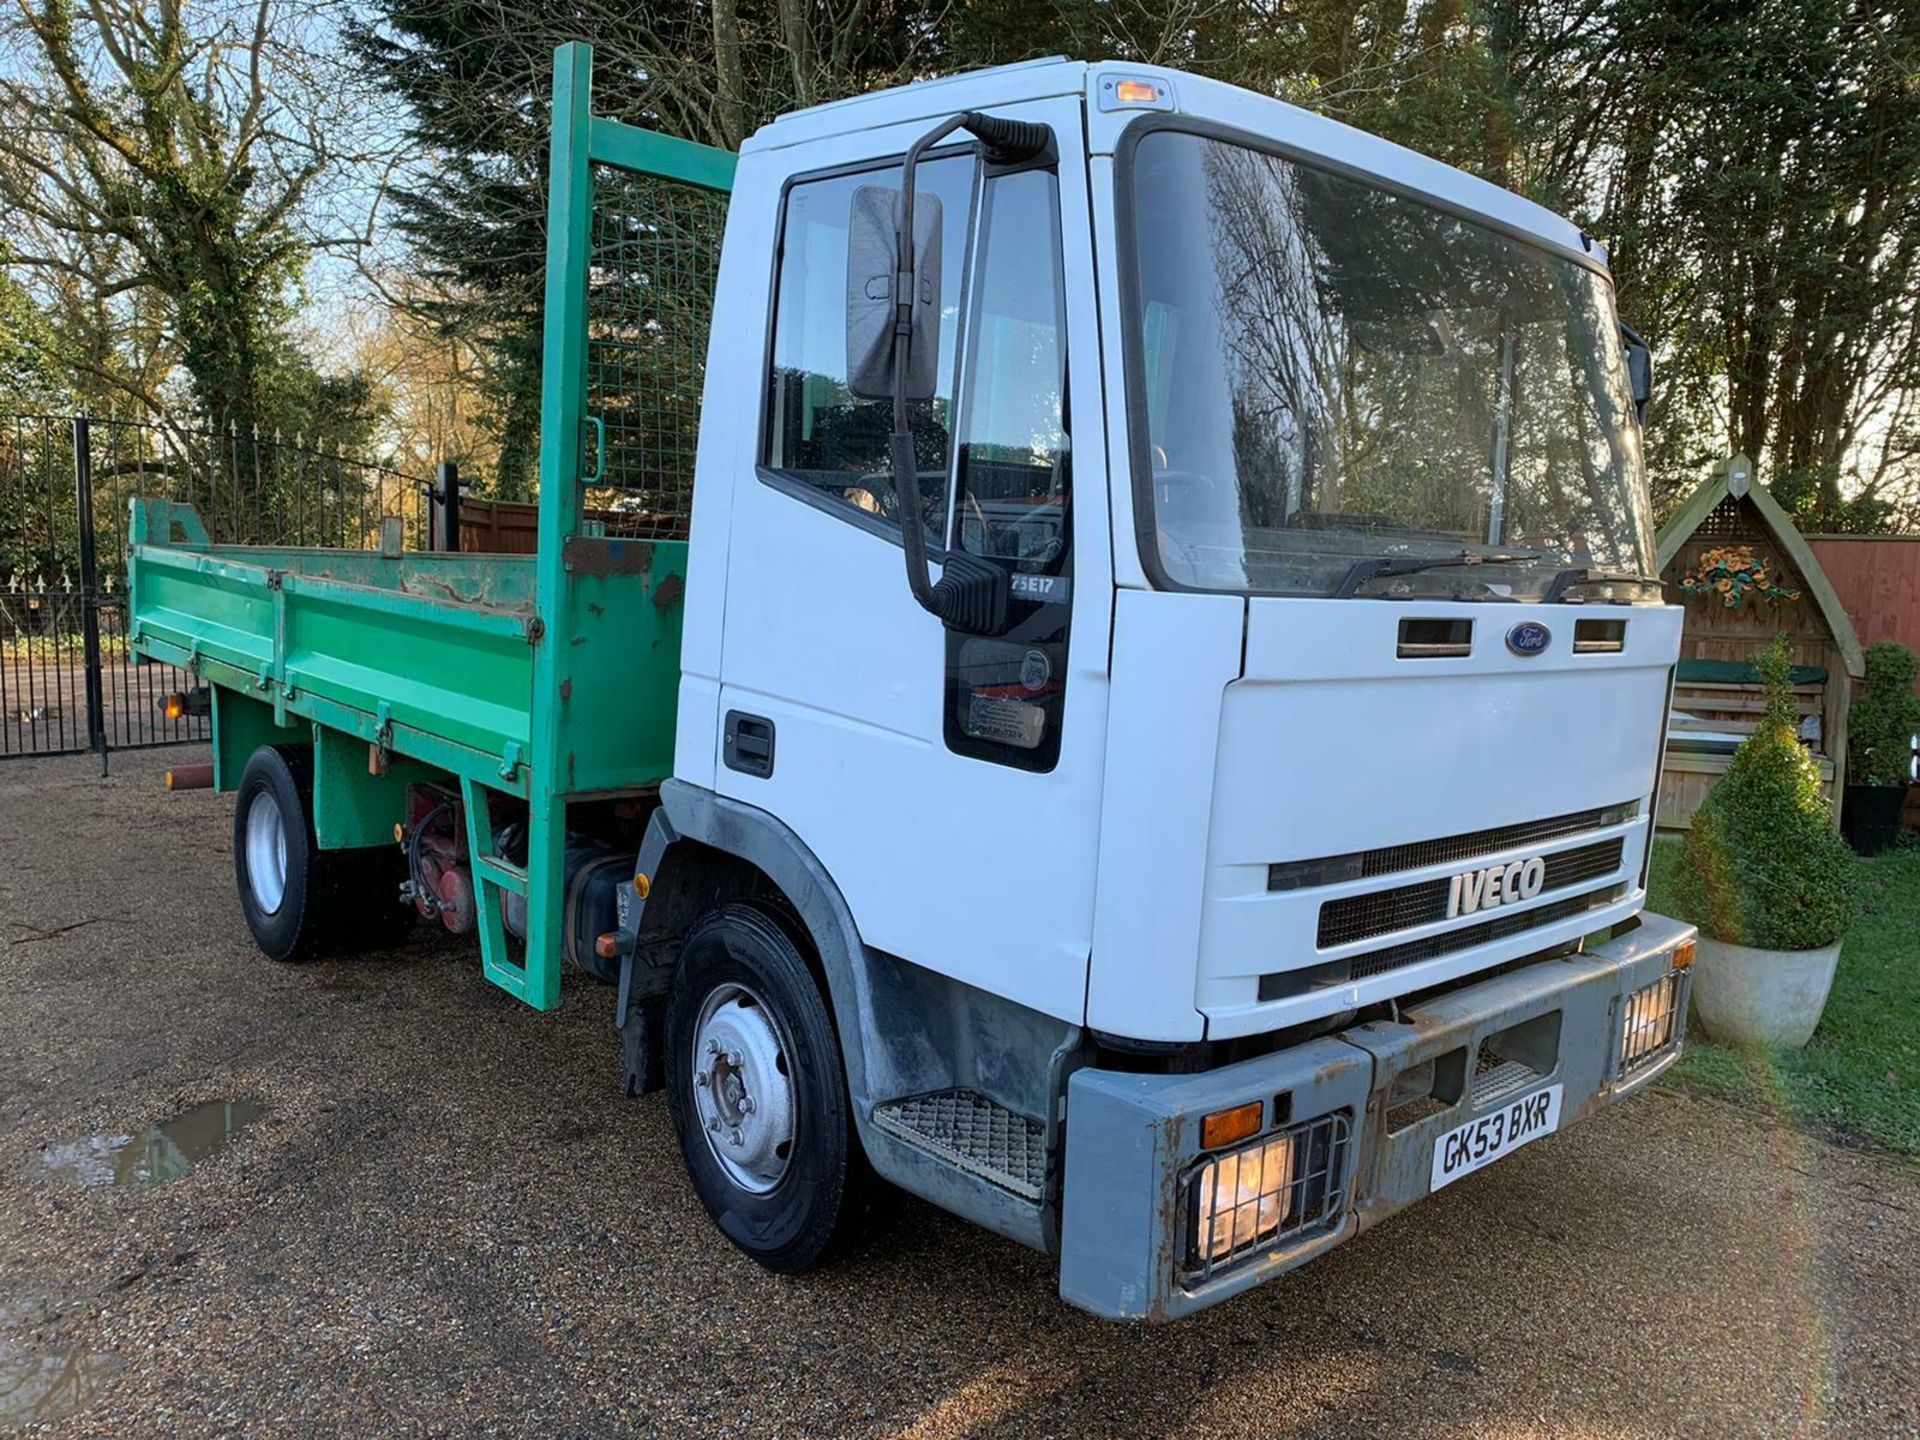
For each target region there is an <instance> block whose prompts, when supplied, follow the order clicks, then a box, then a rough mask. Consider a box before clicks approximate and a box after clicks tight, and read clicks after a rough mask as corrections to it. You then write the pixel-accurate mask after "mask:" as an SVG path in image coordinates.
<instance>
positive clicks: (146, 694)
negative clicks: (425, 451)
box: [0, 415, 428, 768]
mask: <svg viewBox="0 0 1920 1440" xmlns="http://www.w3.org/2000/svg"><path fill="white" fill-rule="evenodd" d="M427 489H428V487H427V485H426V484H425V482H424V481H423V480H421V479H419V478H417V477H413V476H408V475H404V474H402V473H400V472H399V471H397V470H394V469H391V468H390V467H387V466H384V465H380V464H376V463H373V462H369V461H364V460H355V459H350V458H348V457H346V456H345V455H343V454H341V453H339V452H338V451H332V452H330V451H328V450H327V449H325V448H324V447H318V446H312V445H308V444H306V443H305V442H303V441H298V440H296V441H292V442H289V441H285V440H283V439H281V438H280V437H277V436H261V435H257V434H252V435H246V436H242V434H241V433H240V432H239V430H238V429H237V428H235V427H231V426H229V427H228V428H227V429H226V430H225V431H224V432H223V431H221V430H219V429H215V428H211V427H202V428H188V427H183V426H180V425H177V424H173V423H171V422H167V421H154V420H126V419H119V418H112V417H106V418H102V417H89V416H85V415H77V416H69V415H12V416H6V417H0V760H7V759H12V758H15V757H18V756H23V755H70V754H76V753H79V752H82V751H93V752H95V753H97V754H99V756H100V757H101V765H102V767H103V768H104V767H105V764H106V756H107V753H108V752H109V751H111V750H135V749H144V748H147V747H149V746H154V745H177V744H186V743H191V742H193V741H197V740H205V739H206V738H207V736H208V725H207V720H206V717H204V716H194V715H182V716H178V717H173V718H170V717H168V716H167V714H166V713H165V710H164V708H163V707H164V705H165V701H166V697H167V696H168V695H169V694H173V693H178V692H183V691H186V690H187V689H189V688H190V686H191V683H192V682H191V680H190V678H189V677H188V676H187V675H186V674H185V673H184V672H183V671H181V670H179V669H177V668H175V667H174V666H171V665H155V664H148V663H146V662H145V661H139V660H136V658H135V657H134V655H133V653H132V651H131V649H130V648H129V646H128V643H127V595H126V564H127V523H128V508H127V507H128V502H129V501H130V500H131V499H132V498H133V497H135V496H142V495H144V496H152V497H158V498H164V499H170V500H178V501H184V502H186V503H188V504H191V505H193V506H194V507H195V508H196V509H198V510H199V512H200V514H201V517H202V518H203V519H204V520H205V521H206V524H207V529H208V532H209V534H211V535H212V537H213V538H214V539H215V540H216V541H224V542H234V543H250V544H282V545H335V546H344V547H347V548H351V549H370V548H375V547H377V546H378V544H379V542H380V521H381V518H382V517H383V516H387V515H398V516H400V517H402V519H403V520H404V521H405V522H406V528H407V541H408V544H409V545H410V546H412V547H420V546H424V545H425V544H426V543H427V526H428V518H427V517H428V511H427Z"/></svg>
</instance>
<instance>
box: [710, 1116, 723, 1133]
mask: <svg viewBox="0 0 1920 1440" xmlns="http://www.w3.org/2000/svg"><path fill="white" fill-rule="evenodd" d="M719 1128H720V1117H719V1116H718V1115H716V1116H714V1117H713V1118H712V1119H711V1120H709V1121H707V1129H709V1130H718V1129H719Z"/></svg>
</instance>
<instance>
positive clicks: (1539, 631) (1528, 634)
mask: <svg viewBox="0 0 1920 1440" xmlns="http://www.w3.org/2000/svg"><path fill="white" fill-rule="evenodd" d="M1552 643H1553V632H1552V631H1551V630H1549V629H1547V627H1546V626H1544V625H1542V624H1541V623H1540V622H1539V621H1538V620H1522V621H1521V622H1520V623H1519V624H1518V625H1516V626H1514V627H1513V628H1512V629H1511V630H1509V631H1507V649H1509V650H1511V651H1512V652H1513V653H1514V654H1516V655H1538V654H1539V653H1540V652H1541V651H1543V650H1545V649H1546V648H1547V646H1549V645H1551V644H1552Z"/></svg>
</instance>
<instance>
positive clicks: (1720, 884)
mask: <svg viewBox="0 0 1920 1440" xmlns="http://www.w3.org/2000/svg"><path fill="white" fill-rule="evenodd" d="M1754 667H1755V668H1756V669H1757V670H1758V671H1759V672H1760V676H1761V679H1762V680H1763V681H1764V682H1765V684H1766V695H1767V713H1766V717H1765V719H1763V720H1762V721H1761V722H1760V725H1759V727H1758V728H1757V729H1756V730H1755V731H1754V733H1753V734H1752V735H1751V736H1749V737H1748V738H1747V740H1746V741H1745V742H1743V743H1742V744H1741V746H1740V748H1739V749H1738V750H1736V751H1735V752H1734V755H1733V761H1732V763H1731V765H1729V767H1728V769H1727V773H1726V775H1725V776H1724V777H1723V778H1722V779H1721V781H1720V783H1719V784H1718V785H1716V786H1714V788H1713V791H1712V793H1711V794H1709V795H1708V796H1707V798H1706V800H1705V801H1704V802H1703V803H1702V804H1701V806H1700V808H1699V809H1698V810H1696V811H1695V812H1694V816H1693V828H1692V830H1690V831H1689V832H1688V834H1687V841H1686V849H1685V852H1684V854H1683V856H1682V859H1681V863H1680V865H1679V867H1678V868H1677V870H1676V872H1675V875H1674V890H1675V898H1676V901H1677V903H1678V906H1679V914H1680V915H1681V916H1682V917H1683V918H1685V919H1687V920H1691V921H1692V922H1693V923H1694V924H1696V925H1698V926H1699V927H1700V928H1701V929H1702V930H1703V931H1705V932H1706V933H1707V934H1708V935H1711V936H1713V937H1714V938H1715V939H1718V940H1725V941H1729V942H1731V943H1733V944H1736V945H1751V946H1756V947H1758V948H1760V949H1765V950H1814V949H1818V948H1819V947H1821V946H1823V945H1831V944H1832V943H1833V942H1834V941H1836V940H1838V939H1839V938H1840V937H1841V936H1842V935H1844V934H1845V933H1846V929H1847V924H1848V921H1849V920H1850V918H1851V916H1852V912H1853V873H1854V872H1853V855H1852V852H1851V851H1849V850H1848V848H1847V845H1846V842H1845V841H1844V840H1842V839H1841V838H1840V835H1839V833H1838V832H1837V831H1836V830H1835V829H1834V827H1833V807H1832V805H1831V804H1830V803H1829V802H1828V801H1827V799H1826V797H1825V796H1824V795H1823V794H1822V793H1821V789H1820V771H1819V768H1818V766H1816V765H1815V764H1814V761H1813V757H1812V756H1810V755H1809V754H1808V753H1807V750H1806V747H1805V746H1803V745H1802V744H1801V743H1800V739H1799V736H1798V734H1797V732H1796V730H1795V724H1794V722H1795V706H1794V698H1793V681H1792V675H1793V660H1792V656H1791V652H1790V651H1789V650H1788V648H1787V642H1786V638H1785V637H1784V636H1782V637H1780V638H1779V639H1777V640H1775V641H1774V643H1773V644H1772V645H1770V646H1768V647H1767V648H1766V649H1765V650H1763V651H1761V652H1760V653H1759V654H1757V655H1755V656H1754Z"/></svg>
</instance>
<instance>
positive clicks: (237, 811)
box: [233, 745, 329, 960]
mask: <svg viewBox="0 0 1920 1440" xmlns="http://www.w3.org/2000/svg"><path fill="white" fill-rule="evenodd" d="M324 869H325V862H324V859H323V857H322V856H321V853H320V847H319V846H318V845H316V844H315V843H314V839H313V755H312V752H311V751H309V750H308V749H307V748H306V747H304V746H301V745H262V746H261V747H260V748H259V749H258V750H256V751H254V752H253V755H252V757H251V758H250V759H249V760H248V761H247V768H246V770H245V771H244V772H242V774H241V776H240V789H239V791H238V793H237V794H236V795H235V796H234V807H233V878H234V883H235V885H236V886H237V887H238V889H239V891H240V909H241V912H242V913H243V914H244V915H245V916H246V917H247V928H248V929H249V930H251V931H252V932H253V941H254V944H256V945H258V946H259V947H260V949H261V952H262V953H263V954H265V955H266V956H267V957H268V958H269V959H272V960H306V959H310V958H311V957H313V956H314V955H316V954H318V953H319V951H320V949H321V931H322V929H323V925H322V920H323V918H324V914H325V911H326V908H327V907H326V905H325V904H324V903H323V902H324V900H325V899H326V898H327V895H328V889H329V887H327V886H325V885H324V884H323V883H321V882H322V881H323V879H324V876H323V875H322V873H321V872H322V871H323V870H324Z"/></svg>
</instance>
